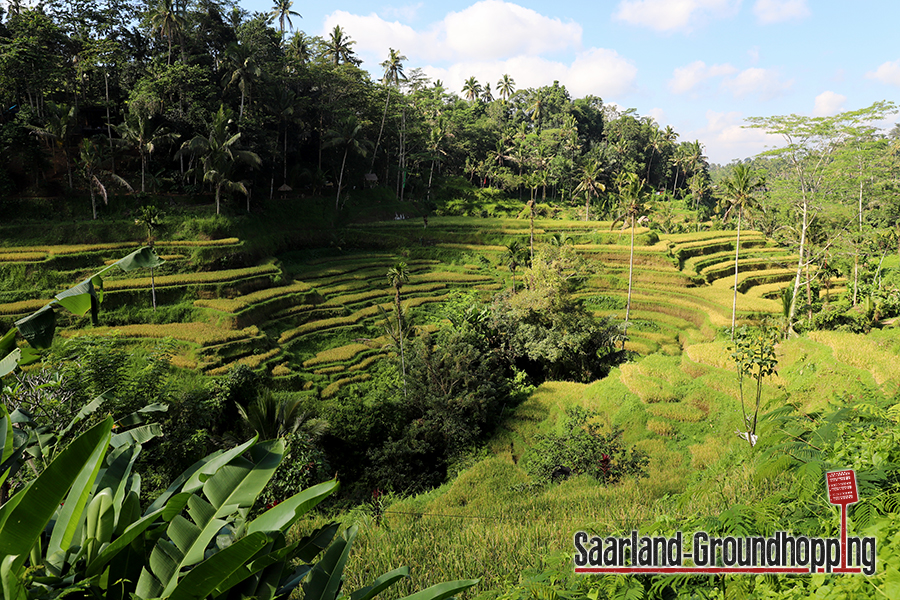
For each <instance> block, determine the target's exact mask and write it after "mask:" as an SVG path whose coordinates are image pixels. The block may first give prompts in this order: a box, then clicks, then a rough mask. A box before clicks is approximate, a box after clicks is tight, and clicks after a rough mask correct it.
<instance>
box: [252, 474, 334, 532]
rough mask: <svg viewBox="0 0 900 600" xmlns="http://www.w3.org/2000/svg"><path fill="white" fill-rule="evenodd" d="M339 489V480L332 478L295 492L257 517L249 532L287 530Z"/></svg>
mask: <svg viewBox="0 0 900 600" xmlns="http://www.w3.org/2000/svg"><path fill="white" fill-rule="evenodd" d="M337 489H338V482H337V480H334V479H332V480H331V481H326V482H324V483H320V484H318V485H314V486H313V487H311V488H307V489H305V490H303V491H302V492H299V493H297V494H294V495H293V496H291V497H290V498H288V499H287V500H284V501H283V502H281V503H279V504H278V505H276V506H274V507H272V508H270V509H269V510H267V511H266V512H264V513H263V514H261V515H259V516H258V517H256V518H255V519H254V520H253V521H251V522H250V524H249V525H248V526H247V531H248V532H249V533H253V532H254V531H286V530H287V528H288V527H290V526H291V525H293V524H294V523H295V522H296V521H297V519H299V518H300V517H301V516H303V515H304V514H306V513H307V512H308V511H309V510H311V509H312V508H313V507H315V506H316V505H317V504H319V502H321V501H322V500H324V499H325V498H327V497H328V496H330V495H331V494H332V493H334V491H335V490H337Z"/></svg>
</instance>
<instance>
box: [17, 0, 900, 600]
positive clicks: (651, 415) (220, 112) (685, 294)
mask: <svg viewBox="0 0 900 600" xmlns="http://www.w3.org/2000/svg"><path fill="white" fill-rule="evenodd" d="M294 8H295V7H294V6H293V4H292V2H290V0H278V1H277V2H275V6H273V8H272V10H271V12H268V13H255V14H249V13H248V12H247V11H245V10H243V9H242V8H241V7H240V5H239V4H238V3H236V2H229V1H217V0H198V1H188V0H185V1H177V0H160V1H159V2H150V3H144V2H130V1H122V0H101V1H99V2H90V1H86V0H74V1H62V0H49V1H48V2H45V3H43V4H41V5H39V6H37V7H35V6H31V5H28V4H27V3H23V2H11V3H9V4H8V6H7V7H6V11H5V12H3V13H2V18H0V99H2V106H0V110H2V112H0V210H2V211H3V214H4V219H3V220H2V221H0V379H2V380H0V400H2V412H0V558H2V561H0V562H2V565H0V567H2V568H0V583H2V587H0V598H4V599H5V598H10V599H12V598H15V599H16V600H20V599H24V598H56V597H62V596H77V597H95V598H101V597H102V598H125V597H138V598H162V597H175V598H180V597H192V598H200V597H211V598H232V597H233V598H248V597H253V598H276V597H277V598H288V597H297V596H298V595H302V597H304V598H308V599H310V600H312V599H314V598H321V599H322V600H339V599H340V598H342V597H347V595H349V596H350V597H351V598H352V600H369V599H370V598H373V597H375V596H376V595H378V594H381V596H380V597H384V598H400V597H402V596H407V597H408V598H409V600H444V599H445V598H449V597H451V596H454V595H462V597H464V598H479V599H481V600H499V599H503V600H517V599H519V598H521V599H522V600H526V599H533V598H536V597H539V598H547V599H549V600H553V599H555V598H573V599H574V598H578V599H581V598H586V599H590V600H600V599H601V598H608V599H620V598H645V599H657V598H660V599H662V598H696V597H703V598H722V599H725V598H737V597H740V598H744V597H746V598H779V599H781V598H783V599H788V598H805V597H819V598H825V599H834V600H838V599H843V598H857V597H859V598H862V597H886V598H894V597H900V570H898V565H900V562H898V561H900V559H898V557H900V544H898V540H900V534H898V532H900V520H898V516H897V515H898V510H900V479H898V472H900V470H898V463H900V451H898V449H900V444H898V443H897V442H898V434H897V431H898V429H897V427H898V423H900V408H898V407H900V404H898V403H900V367H898V363H897V360H896V358H897V356H898V354H900V334H898V332H900V328H898V326H897V318H898V317H900V195H898V193H897V192H898V183H900V128H898V127H894V128H893V129H886V127H887V126H886V125H885V123H888V122H889V121H890V120H891V119H892V118H893V115H894V114H895V113H896V112H897V106H896V105H895V104H894V103H893V102H888V101H878V102H874V103H873V104H872V105H870V106H868V107H865V108H860V109H856V110H850V111H846V112H842V113H839V114H836V115H833V116H824V117H808V116H803V115H782V116H760V117H754V118H751V119H748V120H747V121H746V126H747V127H750V128H757V129H760V130H764V131H766V132H768V133H772V134H775V135H777V136H780V139H781V140H782V142H783V143H782V144H780V145H778V146H777V147H774V148H772V149H771V150H769V151H766V152H764V153H762V154H760V155H758V156H755V157H748V158H745V159H742V160H735V161H733V162H731V163H730V164H727V165H716V164H710V163H709V160H708V159H707V157H705V156H704V147H703V143H702V140H695V141H686V140H681V139H679V138H680V136H679V134H678V132H677V131H675V130H674V129H673V128H672V127H670V126H664V125H661V124H659V123H657V122H656V121H654V120H653V119H651V118H649V117H646V116H641V115H639V114H638V113H637V112H636V111H635V110H634V109H622V108H619V107H616V106H614V105H611V104H606V103H604V101H603V100H602V99H601V98H599V97H592V96H589V97H586V98H572V97H571V96H570V94H569V93H568V92H567V90H566V89H565V87H564V86H563V85H560V84H559V83H558V82H554V83H553V84H552V85H549V86H544V87H540V88H527V89H518V88H517V86H516V83H515V77H516V74H515V73H498V74H497V76H496V81H481V82H479V81H477V80H476V79H475V78H474V77H471V78H469V79H468V80H467V81H466V83H465V85H464V87H463V88H462V89H460V90H448V89H445V87H444V86H443V85H442V83H441V82H440V81H432V80H430V79H429V78H428V77H426V76H425V75H424V74H423V72H422V71H421V70H420V69H418V68H415V65H411V64H409V60H408V59H407V57H405V56H404V55H403V51H402V48H391V49H389V51H388V53H387V56H386V57H385V61H384V62H383V63H382V64H381V65H380V66H379V67H378V68H376V69H375V70H376V71H377V72H378V73H379V76H378V77H377V78H376V79H375V80H373V78H372V76H371V75H370V74H369V72H368V71H366V70H364V69H363V67H364V66H365V65H363V64H362V63H361V62H360V60H359V58H358V57H357V56H356V54H355V53H354V41H353V39H352V32H348V31H345V30H344V29H343V28H341V27H340V26H337V27H335V28H334V29H333V31H331V32H330V34H329V35H327V36H325V37H321V38H320V37H315V36H309V35H307V34H305V33H303V32H302V31H299V28H298V27H296V26H297V25H300V24H301V23H302V21H300V20H299V19H300V16H299V14H298V13H297V12H296V10H294ZM840 469H855V470H856V473H857V480H858V485H859V496H860V502H858V503H856V504H854V505H852V506H850V507H849V508H848V509H847V510H848V513H847V514H848V520H849V524H850V529H851V532H852V534H854V535H860V536H870V537H874V538H875V539H876V540H877V553H878V557H877V565H878V566H877V569H876V571H875V573H874V574H872V575H870V576H869V575H867V576H862V575H853V576H849V575H842V576H838V575H827V574H816V575H801V576H783V575H779V576H775V575H748V574H728V575H725V574H720V575H715V576H710V575H693V574H681V575H668V576H667V575H645V574H641V575H576V574H575V573H574V572H573V562H572V557H573V553H574V551H575V548H574V547H573V546H572V536H573V533H574V532H575V531H581V530H583V531H587V532H589V533H590V534H592V535H594V534H595V535H599V536H603V537H606V536H629V535H630V534H631V531H633V530H639V531H640V532H641V534H647V535H660V536H662V535H665V536H671V535H674V534H675V532H678V531H681V532H685V536H686V537H689V535H690V533H691V532H693V531H706V532H709V533H710V534H712V535H717V536H738V537H740V536H754V535H759V536H761V535H769V534H771V533H772V532H774V531H788V532H793V533H795V534H798V535H807V536H812V537H834V536H835V535H836V533H835V532H836V530H837V528H838V527H839V523H840V519H839V515H838V512H837V510H838V509H837V508H836V507H835V506H833V505H832V504H830V503H829V502H828V496H827V493H826V490H825V484H824V474H825V472H827V471H833V470H840ZM402 565H408V566H409V568H407V567H404V566H402ZM382 574H383V575H382ZM413 594H415V595H413Z"/></svg>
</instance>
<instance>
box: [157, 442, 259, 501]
mask: <svg viewBox="0 0 900 600" xmlns="http://www.w3.org/2000/svg"><path fill="white" fill-rule="evenodd" d="M256 439H257V438H256V437H254V438H253V439H251V440H250V441H248V442H245V443H243V444H241V445H240V446H235V447H234V448H231V449H230V450H218V451H216V452H213V453H212V454H210V455H209V456H204V457H203V458H201V459H200V460H198V461H197V462H195V463H194V464H192V465H191V466H190V467H188V468H187V470H186V471H185V472H184V473H182V474H181V475H179V476H178V477H177V478H176V479H175V481H173V482H172V484H171V485H170V486H169V487H168V488H166V490H165V491H164V492H163V493H162V494H160V495H159V497H158V498H157V499H156V500H154V501H153V502H152V503H151V504H150V506H148V507H147V510H146V511H144V514H149V513H151V512H153V511H155V510H158V509H160V508H162V507H164V506H166V504H167V503H168V501H169V498H170V497H172V496H173V495H175V494H177V493H179V492H195V491H197V490H198V489H200V488H201V487H202V486H203V481H204V480H205V479H206V478H208V477H210V476H211V475H212V474H213V473H215V472H216V471H217V470H219V468H220V467H221V466H222V465H225V464H227V463H228V462H230V461H231V460H232V459H233V458H234V457H236V456H240V455H241V454H243V453H244V452H246V451H247V449H248V448H250V446H252V445H253V444H255V443H256Z"/></svg>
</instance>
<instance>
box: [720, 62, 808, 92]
mask: <svg viewBox="0 0 900 600" xmlns="http://www.w3.org/2000/svg"><path fill="white" fill-rule="evenodd" d="M793 85H794V80H793V79H791V80H788V81H784V80H782V79H781V76H780V75H779V73H778V71H775V70H774V69H760V68H756V67H753V68H750V69H744V70H743V71H741V72H740V73H738V74H737V75H736V76H735V77H733V78H732V79H729V80H727V81H725V82H724V83H723V86H724V87H725V88H726V89H728V90H730V91H731V93H732V94H734V96H735V97H736V98H743V97H746V96H759V97H760V99H762V100H771V99H772V98H775V97H776V96H779V95H781V94H782V93H783V92H786V91H787V90H788V89H790V88H791V86H793Z"/></svg>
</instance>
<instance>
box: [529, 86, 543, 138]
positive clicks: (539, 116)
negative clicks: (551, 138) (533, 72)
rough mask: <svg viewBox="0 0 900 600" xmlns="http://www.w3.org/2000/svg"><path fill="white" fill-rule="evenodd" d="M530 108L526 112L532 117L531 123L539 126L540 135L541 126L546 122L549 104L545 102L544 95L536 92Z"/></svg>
mask: <svg viewBox="0 0 900 600" xmlns="http://www.w3.org/2000/svg"><path fill="white" fill-rule="evenodd" d="M529 102H530V106H529V107H528V110H526V111H525V113H526V114H528V115H529V116H530V117H531V122H532V123H536V124H537V130H538V133H540V132H541V125H542V124H543V122H544V113H545V112H546V108H547V103H546V102H544V94H543V92H541V91H536V92H535V93H534V95H533V96H532V97H531V100H530V101H529Z"/></svg>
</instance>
